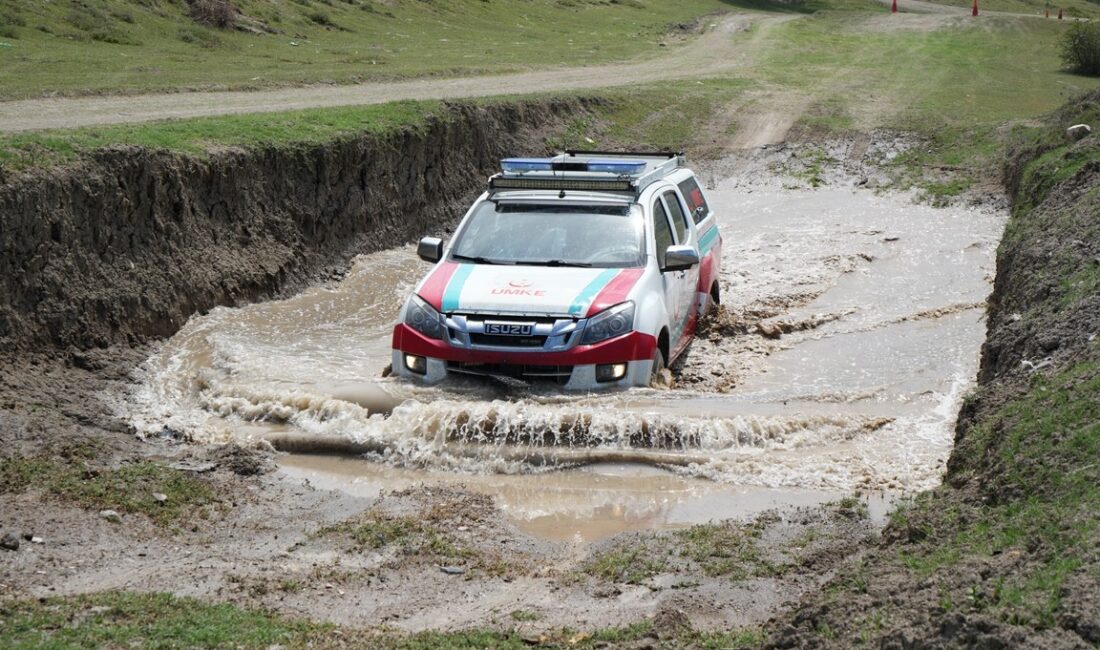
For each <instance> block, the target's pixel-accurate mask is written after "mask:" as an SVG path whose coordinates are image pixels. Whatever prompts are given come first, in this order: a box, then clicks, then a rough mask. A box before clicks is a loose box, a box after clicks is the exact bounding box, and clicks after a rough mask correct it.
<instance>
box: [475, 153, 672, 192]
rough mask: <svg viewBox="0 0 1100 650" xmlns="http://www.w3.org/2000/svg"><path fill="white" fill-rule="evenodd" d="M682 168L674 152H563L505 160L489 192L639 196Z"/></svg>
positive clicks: (493, 178)
mask: <svg viewBox="0 0 1100 650" xmlns="http://www.w3.org/2000/svg"><path fill="white" fill-rule="evenodd" d="M683 165H684V158H683V155H682V154H679V153H673V152H621V151H566V152H565V153H563V154H559V155H557V156H554V157H553V158H505V159H504V160H501V161H500V166H501V173H499V174H496V175H494V176H493V177H492V178H490V179H489V190H490V191H491V192H496V191H499V190H560V191H563V192H564V191H566V190H573V191H597V192H599V191H602V192H629V193H633V194H638V193H640V192H641V191H642V190H644V189H645V188H646V187H647V186H648V185H650V184H652V183H654V182H655V181H658V180H660V179H662V178H664V177H665V176H668V175H669V174H671V173H672V172H674V171H676V170H677V169H680V168H681V167H682V166H683Z"/></svg>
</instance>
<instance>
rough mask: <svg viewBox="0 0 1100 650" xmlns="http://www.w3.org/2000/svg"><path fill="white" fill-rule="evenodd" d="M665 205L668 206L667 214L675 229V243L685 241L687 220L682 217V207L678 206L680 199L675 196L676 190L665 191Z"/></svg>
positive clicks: (683, 242) (684, 242)
mask: <svg viewBox="0 0 1100 650" xmlns="http://www.w3.org/2000/svg"><path fill="white" fill-rule="evenodd" d="M665 205H667V206H668V214H669V216H670V217H671V218H672V227H673V228H675V229H676V243H678V244H686V243H687V221H686V220H685V218H684V209H683V208H682V207H680V199H678V198H676V192H665Z"/></svg>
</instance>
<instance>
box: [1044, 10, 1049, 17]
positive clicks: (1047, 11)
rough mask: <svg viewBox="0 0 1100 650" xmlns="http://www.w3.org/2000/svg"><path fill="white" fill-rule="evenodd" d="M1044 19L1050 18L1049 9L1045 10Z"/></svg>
mask: <svg viewBox="0 0 1100 650" xmlns="http://www.w3.org/2000/svg"><path fill="white" fill-rule="evenodd" d="M1044 17H1045V18H1050V9H1047V10H1046V13H1045V15H1044Z"/></svg>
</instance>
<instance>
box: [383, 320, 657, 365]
mask: <svg viewBox="0 0 1100 650" xmlns="http://www.w3.org/2000/svg"><path fill="white" fill-rule="evenodd" d="M393 349H395V350H400V351H402V352H405V353H408V354H416V355H419V356H422V357H431V358H433V359H443V360H444V361H462V362H466V363H514V364H526V365H533V366H583V365H588V364H594V363H621V362H623V361H642V360H648V359H652V358H653V353H654V352H655V351H656V350H657V339H656V338H654V337H652V336H650V335H649V334H643V333H642V332H631V333H629V334H624V335H622V336H620V337H618V338H614V339H611V340H610V341H604V342H602V343H597V344H596V345H578V346H577V347H575V348H573V349H571V350H565V351H563V352H511V351H509V352H496V351H488V350H467V349H464V348H456V347H454V346H452V345H451V344H449V343H447V342H446V341H439V340H436V339H430V338H428V337H426V336H424V335H423V334H421V333H420V332H417V331H416V330H414V329H413V328H411V327H409V326H408V325H405V324H404V323H400V324H398V325H397V326H396V327H394V328H393Z"/></svg>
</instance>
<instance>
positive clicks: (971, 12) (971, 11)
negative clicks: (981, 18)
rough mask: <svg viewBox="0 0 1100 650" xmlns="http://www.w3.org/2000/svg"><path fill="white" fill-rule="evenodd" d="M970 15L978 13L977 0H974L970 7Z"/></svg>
mask: <svg viewBox="0 0 1100 650" xmlns="http://www.w3.org/2000/svg"><path fill="white" fill-rule="evenodd" d="M970 15H971V16H977V15H978V0H974V6H973V7H972V8H971V9H970Z"/></svg>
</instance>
